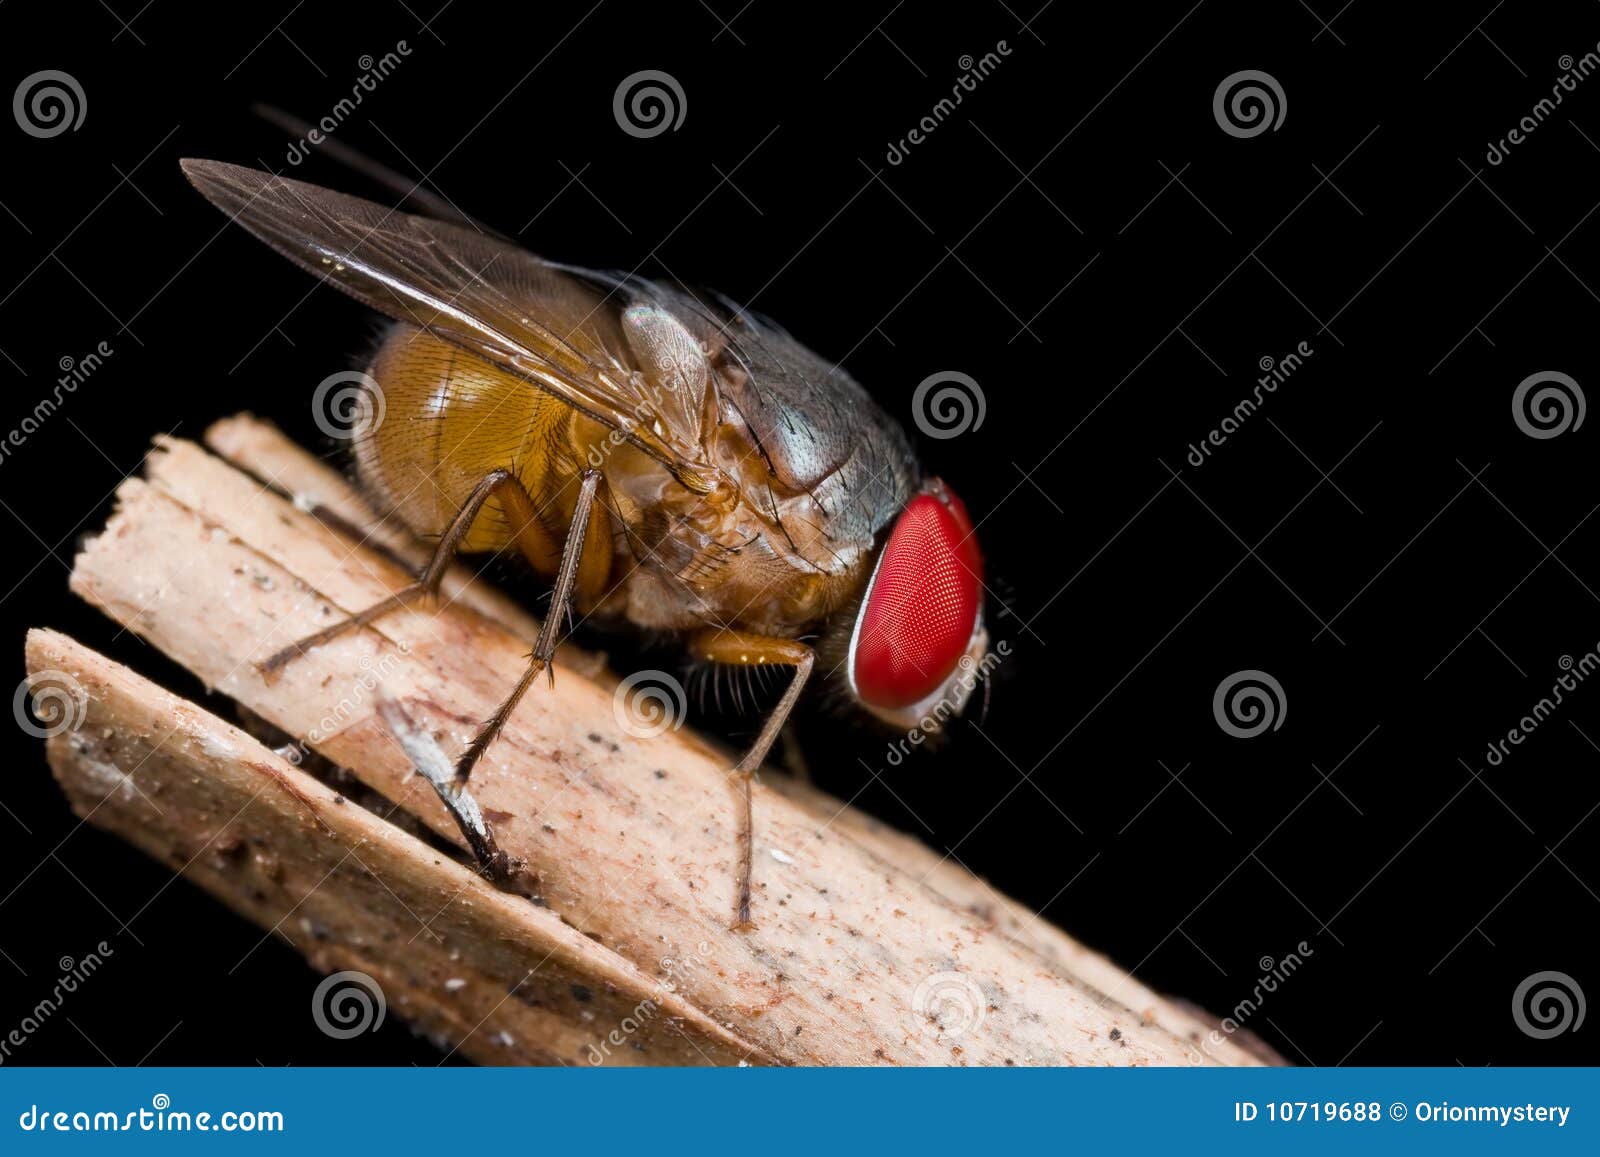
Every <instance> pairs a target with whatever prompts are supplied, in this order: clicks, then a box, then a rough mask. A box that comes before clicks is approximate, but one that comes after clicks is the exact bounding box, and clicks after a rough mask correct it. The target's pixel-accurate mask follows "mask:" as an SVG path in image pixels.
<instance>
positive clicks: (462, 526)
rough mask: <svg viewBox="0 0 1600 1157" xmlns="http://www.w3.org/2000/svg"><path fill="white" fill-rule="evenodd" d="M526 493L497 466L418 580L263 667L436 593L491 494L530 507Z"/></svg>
mask: <svg viewBox="0 0 1600 1157" xmlns="http://www.w3.org/2000/svg"><path fill="white" fill-rule="evenodd" d="M527 494H528V492H527V491H526V490H525V489H524V488H523V485H522V483H521V481H520V480H519V479H518V478H517V477H516V476H515V475H513V474H512V473H511V472H510V471H508V470H495V471H492V472H490V473H489V474H486V475H484V477H483V480H482V481H481V482H479V483H478V484H477V485H476V486H475V487H473V488H472V493H471V494H470V495H468V496H467V501H466V502H465V503H464V504H463V505H462V507H461V509H460V510H459V511H458V512H457V513H456V516H455V518H453V519H451V521H450V525H449V526H448V527H446V528H445V532H444V534H443V535H441V536H440V538H439V542H438V545H436V546H435V547H434V548H433V556H432V557H431V558H430V559H429V560H428V565H427V566H426V567H424V568H423V570H422V573H421V574H420V575H419V576H418V577H417V581H416V582H414V583H412V584H410V585H409V586H406V587H402V588H401V589H400V590H397V591H395V592H394V594H392V595H389V596H388V597H386V598H382V599H379V600H378V601H377V602H375V603H373V604H372V605H371V606H370V607H368V608H366V609H365V610H362V611H357V612H356V613H355V614H353V615H349V616H347V617H345V618H343V619H340V620H339V621H338V622H337V623H333V624H332V625H330V626H327V627H324V628H323V629H322V630H320V631H317V632H316V633H314V634H310V635H307V636H306V637H305V638H303V639H299V640H297V641H295V642H293V643H290V644H289V645H288V646H287V647H285V648H283V649H282V650H281V651H278V652H276V653H275V654H273V655H271V656H269V657H268V658H267V660H266V662H264V663H262V664H261V670H262V671H263V672H264V673H265V674H267V675H268V676H271V675H274V674H276V673H277V672H278V671H280V670H282V669H283V668H284V667H285V666H286V665H287V664H288V663H289V661H290V660H291V659H295V658H297V657H298V656H300V655H303V654H305V652H307V651H309V650H310V649H311V648H313V647H320V646H322V645H323V644H324V643H328V642H331V641H333V640H334V639H337V638H338V637H339V636H340V635H342V634H344V633H345V632H346V631H351V630H355V629H356V628H357V627H364V626H366V625H367V624H368V623H371V622H375V621H376V620H378V619H380V618H382V617H383V616H384V615H387V614H388V613H389V612H390V611H394V610H398V609H400V608H401V607H404V606H409V605H410V604H411V603H412V602H414V601H416V600H418V599H421V598H431V597H432V596H434V595H436V594H437V593H438V591H439V584H440V583H441V582H443V581H444V574H445V571H446V570H448V569H449V568H450V563H451V561H452V560H453V559H454V558H455V556H456V551H457V550H458V549H459V548H460V546H461V540H462V539H464V538H465V537H466V536H467V531H469V530H471V529H472V523H473V520H474V519H476V518H477V517H478V512H479V511H481V510H482V509H483V504H484V503H485V502H487V501H489V499H490V498H495V497H498V498H500V499H501V500H502V502H504V503H505V504H506V505H507V506H508V507H511V506H515V505H518V503H515V502H513V501H512V499H521V503H520V505H523V506H527V507H529V508H531V506H532V502H531V500H530V499H529V498H528V496H527ZM534 532H542V531H541V530H540V529H539V528H535V527H529V528H525V529H524V531H523V533H534Z"/></svg>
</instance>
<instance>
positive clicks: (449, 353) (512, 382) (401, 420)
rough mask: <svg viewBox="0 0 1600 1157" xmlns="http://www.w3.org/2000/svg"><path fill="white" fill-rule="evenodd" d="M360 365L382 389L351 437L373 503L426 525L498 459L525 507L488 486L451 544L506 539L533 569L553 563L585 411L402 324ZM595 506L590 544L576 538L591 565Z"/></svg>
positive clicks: (582, 441)
mask: <svg viewBox="0 0 1600 1157" xmlns="http://www.w3.org/2000/svg"><path fill="white" fill-rule="evenodd" d="M370 372H371V376H372V377H373V379H375V380H376V382H377V385H378V388H379V390H380V391H382V406H381V411H380V412H381V414H382V420H381V421H380V422H379V423H378V424H377V428H376V429H375V430H374V431H372V432H371V433H370V434H367V435H366V436H364V437H363V438H362V440H361V441H360V442H359V443H358V444H357V446H356V461H357V465H358V469H359V471H360V475H361V480H362V482H363V484H365V485H366V486H367V488H368V489H369V491H370V492H371V493H372V494H373V495H374V497H375V498H376V499H377V501H378V502H379V504H380V505H381V507H382V508H383V509H384V510H385V511H388V512H390V513H392V514H393V515H394V516H395V517H397V518H399V519H400V520H401V521H402V522H404V523H405V524H406V525H407V526H408V527H409V528H410V529H411V530H412V531H413V532H414V533H416V534H417V535H419V536H422V537H424V538H433V537H437V536H438V535H440V534H442V533H443V532H444V530H445V528H446V527H447V526H448V525H449V524H450V521H451V520H452V519H453V518H454V517H455V516H456V514H457V512H458V511H460V510H461V509H462V507H463V506H464V505H465V504H466V502H467V499H468V497H469V496H470V495H471V493H472V491H473V488H474V487H475V486H477V484H478V483H479V482H480V481H482V480H483V478H484V477H485V476H486V475H488V474H489V473H491V472H492V471H495V470H508V471H510V472H511V473H512V474H514V475H515V476H516V477H517V478H518V479H520V480H521V482H522V484H523V486H524V487H525V488H526V489H527V492H528V496H529V498H530V499H531V500H532V503H531V507H532V509H531V510H529V509H526V508H522V509H516V508H513V509H507V505H508V504H507V503H505V502H503V501H502V500H501V499H500V498H499V497H494V498H490V499H489V501H488V502H487V503H486V504H485V506H484V508H483V510H482V512H481V513H480V514H479V515H478V517H477V518H476V519H475V520H474V521H473V524H472V528H471V529H470V530H469V531H468V533H467V536H466V538H464V539H463V540H462V543H461V549H462V550H463V551H467V552H480V551H497V550H502V549H504V548H506V547H508V546H511V545H513V544H515V545H517V546H518V547H519V548H521V550H522V553H523V554H524V555H526V556H527V557H528V558H529V561H531V562H532V563H533V564H534V566H535V569H537V570H538V571H540V572H541V573H543V574H545V575H546V576H549V575H553V574H554V572H555V569H556V566H557V563H558V561H559V558H560V548H561V544H562V542H563V541H564V540H565V537H566V531H567V526H568V524H569V523H570V521H571V517H572V506H573V503H574V501H575V500H576V497H577V491H578V486H577V479H578V477H579V475H580V474H581V472H582V470H583V468H584V462H583V451H582V450H580V447H586V446H587V445H589V444H590V443H591V442H593V441H595V440H597V435H596V433H595V431H594V430H592V429H590V427H593V426H594V423H593V422H591V421H590V420H588V419H586V418H584V417H583V415H581V414H579V413H577V412H576V411H574V410H572V409H570V408H569V407H567V406H566V405H564V404H562V403H561V402H560V401H558V400H556V399H555V398H553V397H551V396H550V395H549V394H546V393H543V392H542V391H540V390H538V389H537V388H535V387H534V386H532V385H531V384H529V383H528V382H525V381H523V380H521V379H520V378H517V377H515V376H513V375H512V374H508V373H506V372H505V371H503V370H500V369H498V368H497V367H495V366H493V365H491V364H490V363H489V362H487V361H484V360H483V359H481V358H477V357H474V356H472V355H471V354H469V353H467V352H466V351H465V350H462V349H460V348H458V347H457V346H454V345H451V344H450V343H448V342H445V341H442V340H440V339H439V338H436V337H434V336H433V335H432V334H430V333H428V332H426V331H425V330H421V329H418V328H416V327H414V326H407V325H398V326H396V327H394V329H393V330H391V331H390V333H389V334H388V336H387V337H386V338H385V339H384V341H383V344H382V346H380V347H379V349H378V353H377V355H376V356H375V357H374V358H373V361H372V366H371V371H370ZM598 437H603V431H601V432H600V434H599V435H598ZM510 505H511V506H513V507H516V506H517V505H518V504H516V503H512V504H510ZM595 515H596V516H597V517H594V518H593V519H592V523H591V528H590V530H591V533H590V535H589V540H590V543H591V544H594V545H592V546H586V547H585V558H584V562H585V563H586V564H588V565H586V567H585V569H586V570H589V571H590V573H591V574H593V573H594V570H595V564H596V563H598V561H599V559H598V558H593V559H592V558H591V556H596V555H597V554H598V553H599V552H600V551H603V552H604V554H605V556H606V561H607V563H609V556H610V553H611V552H610V549H609V547H610V536H609V531H608V529H607V520H606V517H605V514H604V511H603V509H601V508H599V507H597V508H596V510H595ZM530 521H531V522H533V523H534V525H529V523H530ZM597 538H599V539H603V545H602V544H601V543H599V542H597V541H596V540H597ZM606 569H609V566H607V567H606ZM602 573H603V572H602Z"/></svg>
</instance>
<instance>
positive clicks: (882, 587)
mask: <svg viewBox="0 0 1600 1157" xmlns="http://www.w3.org/2000/svg"><path fill="white" fill-rule="evenodd" d="M982 595H983V558H982V556H981V555H980V554H979V553H978V542H977V539H976V538H975V537H974V536H973V533H972V521H971V520H970V519H969V518H968V517H967V509H966V507H965V506H963V505H962V504H961V500H960V499H959V498H957V497H956V496H955V495H954V494H952V493H950V491H949V490H948V489H946V488H945V487H944V486H942V485H940V484H938V483H935V484H933V485H931V486H930V487H929V488H928V489H927V490H925V491H924V492H923V493H921V494H919V495H917V496H916V497H915V498H913V499H912V500H911V501H910V503H908V504H907V506H906V508H905V510H903V511H902V512H901V514H900V518H899V520H898V521H897V522H896V523H895V524H894V530H893V531H892V532H890V535H889V541H888V542H887V543H886V544H885V545H884V548H883V555H882V557H881V558H880V559H879V560H878V569H877V572H876V573H875V574H874V575H873V579H872V585H871V587H870V588H868V591H867V598H866V602H865V604H864V605H863V606H862V608H861V616H860V618H859V619H857V621H856V630H855V638H854V639H852V640H851V656H850V659H851V664H850V666H851V677H852V680H853V682H854V685H855V690H856V694H857V695H858V696H860V698H861V700H862V701H863V702H864V703H866V704H867V705H868V706H870V707H876V708H880V709H883V710H896V709H899V708H903V707H909V706H911V705H912V704H915V703H920V702H921V701H922V700H924V699H926V698H928V697H929V696H930V695H932V694H934V693H935V692H936V691H938V690H939V689H940V688H941V687H942V686H944V684H945V681H946V680H947V679H948V678H949V677H950V674H951V673H952V672H953V671H954V670H955V668H956V664H957V663H959V662H960V661H961V656H962V655H964V654H965V653H966V650H967V646H968V644H969V643H970V642H971V641H972V634H973V631H974V629H975V628H976V627H977V624H978V613H979V610H980V608H981V605H982Z"/></svg>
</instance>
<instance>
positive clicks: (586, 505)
mask: <svg viewBox="0 0 1600 1157" xmlns="http://www.w3.org/2000/svg"><path fill="white" fill-rule="evenodd" d="M599 489H600V471H598V470H594V469H589V470H585V471H584V472H583V475H582V485H581V487H580V489H579V491H578V500H577V503H576V505H575V506H574V507H573V511H572V523H571V525H570V526H569V527H568V528H567V541H566V543H565V544H564V545H563V546H562V548H561V565H560V567H559V569H558V570H557V571H556V585H555V592H554V593H553V594H552V595H551V596H550V608H549V610H548V611H547V612H546V614H545V617H544V622H543V623H541V624H540V625H539V637H538V638H537V639H536V640H535V641H534V644H533V654H532V655H531V656H530V657H529V659H530V661H529V663H528V669H527V670H526V671H524V672H523V674H522V678H521V679H519V680H517V685H516V686H515V687H514V688H512V690H511V694H510V695H508V696H506V700H505V702H504V703H502V704H500V706H499V707H498V708H496V710H495V713H494V714H493V715H491V716H490V717H489V719H488V721H487V722H486V723H485V724H484V725H483V726H482V727H481V728H480V729H479V730H478V734H477V736H476V737H474V738H473V740H472V743H471V745H470V746H469V747H468V748H467V750H466V751H465V752H464V753H463V754H462V756H461V759H460V760H459V761H458V762H457V763H456V776H455V781H456V785H457V787H465V786H466V784H467V780H468V778H470V777H471V775H472V769H473V768H474V767H476V766H477V764H478V760H480V759H482V758H483V753H484V752H485V751H487V750H488V749H489V745H490V744H491V743H493V742H494V741H495V737H496V736H497V735H499V734H500V732H501V729H503V728H504V727H505V725H506V720H508V719H510V718H511V713H512V712H513V711H515V710H516V709H517V704H518V703H520V702H521V701H522V697H523V695H525V694H527V691H528V688H529V687H531V686H533V681H534V680H535V679H537V678H538V677H539V673H540V672H541V671H549V672H550V678H551V681H552V682H553V681H554V680H555V670H554V668H552V667H551V666H550V660H551V659H552V658H553V657H554V655H555V653H556V642H557V637H558V636H559V635H560V632H561V627H562V626H563V624H564V623H565V621H566V618H567V611H568V609H569V608H570V607H571V605H572V595H573V591H574V589H575V588H579V587H582V588H584V589H585V591H586V592H592V591H593V589H594V588H595V587H596V586H598V585H599V582H600V581H602V580H603V578H604V571H605V569H606V568H608V567H609V564H610V559H609V550H608V549H607V548H608V547H609V545H610V539H609V538H608V537H607V536H606V535H605V534H604V533H599V532H598V530H597V532H596V533H594V534H591V533H590V531H591V523H601V524H603V522H604V511H602V512H601V514H600V516H599V517H597V518H591V516H592V515H593V514H594V504H595V495H596V493H597V492H598V491H599ZM601 529H603V526H602V527H601ZM586 544H587V545H588V546H589V547H590V548H591V549H590V550H589V551H587V552H586V551H585V550H584V547H585V545H586ZM524 549H525V550H526V547H525V548H524ZM580 564H587V565H584V566H583V567H582V570H581V572H580ZM602 564H603V565H602Z"/></svg>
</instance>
